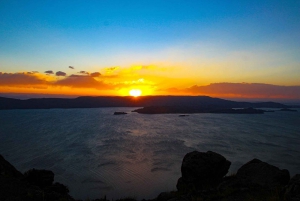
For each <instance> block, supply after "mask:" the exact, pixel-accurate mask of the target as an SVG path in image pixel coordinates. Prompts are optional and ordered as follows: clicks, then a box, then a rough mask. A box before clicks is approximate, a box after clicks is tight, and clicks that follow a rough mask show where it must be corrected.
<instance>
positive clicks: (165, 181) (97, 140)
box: [0, 108, 300, 199]
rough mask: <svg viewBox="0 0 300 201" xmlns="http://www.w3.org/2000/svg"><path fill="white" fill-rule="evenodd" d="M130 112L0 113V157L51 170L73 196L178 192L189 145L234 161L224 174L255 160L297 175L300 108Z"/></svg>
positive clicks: (19, 166)
mask: <svg viewBox="0 0 300 201" xmlns="http://www.w3.org/2000/svg"><path fill="white" fill-rule="evenodd" d="M134 109H135V108H98V109H51V110H7V111H0V154H2V155H3V156H4V157H5V158H6V159H7V160H8V161H9V162H10V163H12V164H13V165H14V166H15V167H16V168H17V169H18V170H20V171H22V172H24V171H26V170H28V169H31V168H37V169H50V170H52V171H53V172H54V173H55V181H58V182H61V183H63V184H66V185H67V186H68V187H69V189H70V194H71V195H72V196H73V197H74V198H76V199H87V198H90V199H94V198H100V197H103V196H104V195H106V196H107V198H109V199H111V198H113V199H118V198H122V197H126V196H131V197H135V198H137V199H143V198H146V199H148V198H154V197H156V196H157V195H158V194H159V193H160V192H162V191H171V190H175V189H176V183H177V179H178V178H179V177H180V175H181V173H180V166H181V161H182V159H183V157H184V155H185V154H186V153H188V152H190V151H193V150H198V151H204V152H206V151H208V150H211V151H215V152H217V153H220V154H222V155H223V156H225V157H226V158H227V159H228V160H229V161H231V162H232V164H231V167H230V170H229V174H230V173H234V172H236V170H237V169H238V168H239V167H240V166H241V165H242V164H244V163H246V162H247V161H249V160H251V159H253V158H259V159H261V160H263V161H266V162H268V163H270V164H273V165H275V166H278V167H279V168H281V169H284V168H285V169H288V170H289V171H290V173H291V176H293V175H294V174H296V173H300V160H299V159H300V112H272V113H265V114H258V115H247V114H240V115H232V114H191V115H190V116H187V117H179V116H178V115H176V114H163V115H144V114H137V113H131V112H130V111H132V110H134ZM115 111H124V112H129V113H128V114H127V115H119V116H116V115H113V112H115Z"/></svg>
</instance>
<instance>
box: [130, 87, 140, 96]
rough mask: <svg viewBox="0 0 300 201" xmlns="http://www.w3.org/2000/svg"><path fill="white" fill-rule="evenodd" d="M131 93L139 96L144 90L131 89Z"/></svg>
mask: <svg viewBox="0 0 300 201" xmlns="http://www.w3.org/2000/svg"><path fill="white" fill-rule="evenodd" d="M129 94H130V96H134V97H137V96H140V95H141V94H142V91H141V90H140V89H131V90H130V91H129Z"/></svg>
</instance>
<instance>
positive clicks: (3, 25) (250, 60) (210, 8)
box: [0, 0, 300, 85]
mask: <svg viewBox="0 0 300 201" xmlns="http://www.w3.org/2000/svg"><path fill="white" fill-rule="evenodd" d="M299 10H300V1H241V0H240V1H235V0H234V1H192V0H190V1H179V0H173V1H170V0H169V1H168V0H160V1H158V0H151V1H150V0H149V1H146V0H144V1H143V0H140V1H126V0H122V1H121V0H120V1H114V0H111V1H109V0H98V1H78V0H73V1H30V0H28V1H25V0H24V1H22V0H19V1H14V0H2V1H1V2H0V13H1V18H0V46H1V49H0V72H10V73H14V72H24V71H39V72H44V71H46V70H53V71H59V70H62V71H66V72H67V73H69V74H70V73H72V72H70V69H67V67H68V66H69V65H72V66H76V67H77V68H80V69H81V70H86V71H90V72H93V71H103V69H105V68H108V67H113V66H119V67H121V68H122V67H123V68H127V67H130V66H132V65H162V66H163V67H172V66H173V67H174V66H175V67H176V68H177V67H180V68H181V71H177V72H175V71H174V72H173V71H172V72H170V73H169V75H170V77H172V76H173V77H180V76H182V77H184V78H191V80H192V81H190V82H189V84H192V82H194V84H208V83H212V82H243V81H245V82H262V83H269V84H281V85H300V81H299V80H300V79H297V76H300V73H299V72H300V66H299V64H300V42H299V41H300V12H299ZM226 66H229V67H228V68H229V70H228V69H227V67H226ZM210 69H211V70H210ZM68 71H69V72H68ZM184 71H186V72H187V73H184ZM191 72H193V73H191ZM214 72H223V74H224V76H222V74H220V75H218V76H216V77H213V73H214ZM226 72H227V73H226ZM239 72H240V73H241V74H239ZM201 74H202V75H203V76H202V77H201ZM233 74H234V75H233ZM197 80H198V81H197Z"/></svg>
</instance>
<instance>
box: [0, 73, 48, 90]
mask: <svg viewBox="0 0 300 201" xmlns="http://www.w3.org/2000/svg"><path fill="white" fill-rule="evenodd" d="M47 83H48V82H47V81H46V80H43V79H41V78H39V77H38V74H37V73H33V72H29V73H28V72H24V73H0V86H18V87H28V86H29V85H34V86H37V85H45V84H47Z"/></svg>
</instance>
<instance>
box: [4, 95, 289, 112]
mask: <svg viewBox="0 0 300 201" xmlns="http://www.w3.org/2000/svg"><path fill="white" fill-rule="evenodd" d="M150 106H152V107H153V106H155V107H158V106H159V107H176V108H178V107H182V108H187V107H188V108H190V109H191V108H192V109H195V108H197V109H199V108H200V109H203V108H207V109H209V110H211V109H212V108H213V109H215V110H221V109H231V108H249V107H253V108H287V107H288V106H287V105H284V104H280V103H275V102H261V103H250V102H237V101H229V100H224V99H220V98H211V97H208V96H141V97H137V98H135V97H131V96H125V97H120V96H99V97H87V96H83V97H78V98H73V99H68V98H33V99H27V100H19V99H14V98H3V97H0V109H1V110H3V109H51V108H99V107H150Z"/></svg>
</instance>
